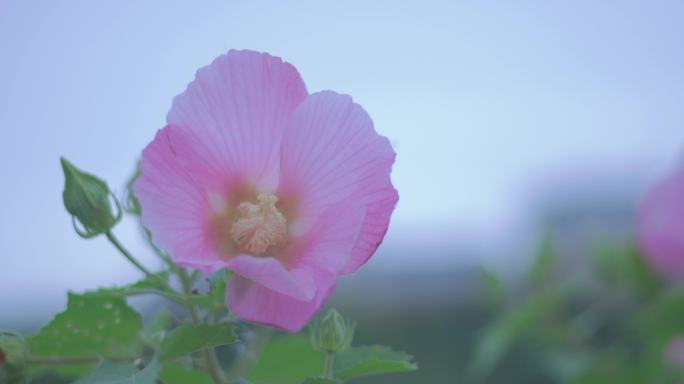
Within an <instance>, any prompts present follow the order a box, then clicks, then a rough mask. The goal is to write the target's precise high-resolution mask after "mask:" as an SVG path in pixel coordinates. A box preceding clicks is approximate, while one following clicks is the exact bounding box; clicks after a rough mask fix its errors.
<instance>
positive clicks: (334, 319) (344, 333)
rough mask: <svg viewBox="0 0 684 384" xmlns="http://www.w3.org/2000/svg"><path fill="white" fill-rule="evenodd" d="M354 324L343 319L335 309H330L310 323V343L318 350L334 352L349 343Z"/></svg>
mask: <svg viewBox="0 0 684 384" xmlns="http://www.w3.org/2000/svg"><path fill="white" fill-rule="evenodd" d="M355 328H356V324H354V322H353V321H351V320H345V319H344V318H343V317H342V315H340V313H339V312H337V311H336V310H335V309H330V310H329V311H328V312H327V313H326V314H325V315H323V316H322V317H317V318H316V319H314V321H313V322H312V324H311V333H310V336H311V344H312V345H313V347H314V348H315V349H317V350H319V351H322V352H327V353H336V352H340V351H343V350H345V349H346V348H347V347H349V345H351V342H352V339H353V338H354V329H355Z"/></svg>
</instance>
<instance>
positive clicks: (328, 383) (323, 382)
mask: <svg viewBox="0 0 684 384" xmlns="http://www.w3.org/2000/svg"><path fill="white" fill-rule="evenodd" d="M335 383H336V382H335V380H330V379H326V378H325V377H309V378H308V379H306V380H304V382H302V384H335Z"/></svg>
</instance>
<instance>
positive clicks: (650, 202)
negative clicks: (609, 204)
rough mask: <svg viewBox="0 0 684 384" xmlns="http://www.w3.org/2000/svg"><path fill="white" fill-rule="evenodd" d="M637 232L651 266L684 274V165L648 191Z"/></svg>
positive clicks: (666, 272)
mask: <svg viewBox="0 0 684 384" xmlns="http://www.w3.org/2000/svg"><path fill="white" fill-rule="evenodd" d="M638 236H639V244H640V246H641V249H642V251H643V253H644V255H645V257H646V260H647V261H648V262H649V264H651V266H652V267H653V268H654V269H656V270H657V271H659V272H661V273H662V274H664V275H665V276H668V277H672V278H680V279H681V278H684V169H681V170H680V171H679V172H678V173H677V174H675V175H673V176H671V177H670V178H668V179H666V180H664V181H662V182H661V183H660V184H658V185H656V186H655V187H654V188H652V189H651V190H650V191H648V193H647V194H646V196H645V197H644V199H643V201H642V202H641V206H640V207H639V220H638Z"/></svg>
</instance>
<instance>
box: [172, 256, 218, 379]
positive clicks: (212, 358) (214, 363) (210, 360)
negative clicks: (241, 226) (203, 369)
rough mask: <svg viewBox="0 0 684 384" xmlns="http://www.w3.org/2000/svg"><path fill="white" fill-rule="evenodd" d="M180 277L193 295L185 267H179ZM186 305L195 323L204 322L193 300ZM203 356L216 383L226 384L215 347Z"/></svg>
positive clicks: (187, 290) (207, 350) (204, 350)
mask: <svg viewBox="0 0 684 384" xmlns="http://www.w3.org/2000/svg"><path fill="white" fill-rule="evenodd" d="M177 273H178V277H179V278H180V281H181V285H182V286H183V291H184V292H185V294H186V295H191V294H192V280H191V278H190V276H189V275H188V272H187V271H186V270H185V269H183V268H178V269H177ZM185 305H186V307H187V308H188V311H189V312H190V317H191V318H192V322H193V323H194V324H195V325H199V324H201V322H202V319H201V317H200V313H199V310H198V309H197V307H196V306H195V304H193V303H192V301H188V302H186V304H185ZM202 356H203V357H204V362H205V364H206V366H207V369H208V370H209V374H210V375H211V378H212V379H213V380H214V383H216V384H224V383H225V379H224V377H225V376H224V373H223V370H222V369H221V365H220V364H219V362H218V358H217V357H216V351H215V350H214V348H206V349H203V350H202Z"/></svg>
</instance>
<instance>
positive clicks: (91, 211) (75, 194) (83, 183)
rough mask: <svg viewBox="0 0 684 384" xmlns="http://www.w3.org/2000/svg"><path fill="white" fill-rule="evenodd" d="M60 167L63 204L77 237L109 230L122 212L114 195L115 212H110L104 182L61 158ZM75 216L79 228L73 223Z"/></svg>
mask: <svg viewBox="0 0 684 384" xmlns="http://www.w3.org/2000/svg"><path fill="white" fill-rule="evenodd" d="M61 162H62V169H63V170H64V193H63V198H64V207H65V208H66V210H67V211H68V212H69V213H70V214H71V215H72V219H73V220H74V229H75V230H76V233H78V234H79V235H80V236H81V237H84V238H90V237H94V236H97V235H99V234H102V233H105V232H107V231H108V230H110V229H111V228H112V227H113V226H114V225H115V224H116V223H117V222H119V220H121V216H122V212H121V207H120V205H119V202H118V201H117V200H116V198H114V203H115V204H116V207H117V214H116V215H114V214H113V212H112V204H111V201H110V196H112V197H113V195H112V193H111V192H110V191H109V187H108V186H107V184H106V183H105V182H104V181H102V180H100V179H99V178H97V177H95V176H93V175H91V174H89V173H86V172H83V171H81V170H80V169H78V168H76V167H75V166H74V165H73V164H71V163H70V162H69V161H68V160H67V159H65V158H62V159H61ZM76 220H78V221H79V222H80V223H81V225H82V226H83V230H81V229H79V228H78V226H77V225H76Z"/></svg>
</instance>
